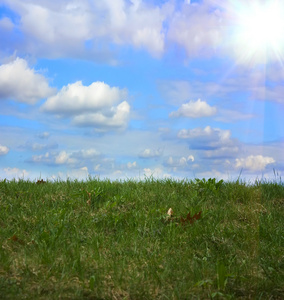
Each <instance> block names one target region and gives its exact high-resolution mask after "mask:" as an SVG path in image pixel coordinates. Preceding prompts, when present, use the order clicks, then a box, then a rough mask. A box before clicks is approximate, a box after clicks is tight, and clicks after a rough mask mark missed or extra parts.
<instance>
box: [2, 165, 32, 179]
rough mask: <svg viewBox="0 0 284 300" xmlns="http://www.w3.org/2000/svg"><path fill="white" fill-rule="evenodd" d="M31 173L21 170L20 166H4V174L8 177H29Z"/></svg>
mask: <svg viewBox="0 0 284 300" xmlns="http://www.w3.org/2000/svg"><path fill="white" fill-rule="evenodd" d="M28 175H29V172H27V171H26V170H21V169H18V168H10V167H9V168H4V176H5V178H7V179H13V178H27V177H28Z"/></svg>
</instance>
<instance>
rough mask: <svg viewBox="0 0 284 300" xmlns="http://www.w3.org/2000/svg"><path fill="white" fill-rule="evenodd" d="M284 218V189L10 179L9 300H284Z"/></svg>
mask: <svg viewBox="0 0 284 300" xmlns="http://www.w3.org/2000/svg"><path fill="white" fill-rule="evenodd" d="M169 208H172V210H173V212H174V215H173V216H172V217H170V216H168V215H167V211H168V209H169ZM199 211H201V212H202V213H201V218H200V219H199V220H195V221H194V222H193V224H190V223H189V222H188V223H185V225H182V224H181V223H180V216H182V217H183V218H185V217H186V215H187V214H188V213H189V212H190V213H191V215H194V214H195V213H198V212H199ZM283 211H284V185H283V184H282V183H281V182H279V183H275V182H256V183H255V184H247V183H244V182H240V181H239V180H238V181H237V182H222V181H217V180H216V179H209V180H204V179H203V180H199V179H196V180H194V181H186V180H185V181H173V180H154V179H153V178H148V179H146V180H145V181H140V182H134V181H124V182H118V181H117V182H110V181H107V180H104V181H100V180H97V179H89V180H88V181H85V182H79V181H69V180H67V181H65V182H64V181H57V182H43V181H41V182H40V181H39V182H38V183H36V182H30V181H24V180H19V181H6V180H2V181H0V295H1V296H0V298H1V299H94V300H95V299H97V300H98V299H139V300H140V299H237V298H239V299H283V298H284V255H283V253H284V247H283V246H284V243H283V237H284V234H283V223H284V213H283Z"/></svg>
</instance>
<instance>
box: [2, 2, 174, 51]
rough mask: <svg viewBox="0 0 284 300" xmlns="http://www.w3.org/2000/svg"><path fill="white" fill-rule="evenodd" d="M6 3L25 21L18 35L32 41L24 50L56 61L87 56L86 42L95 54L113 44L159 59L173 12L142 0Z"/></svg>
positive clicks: (171, 7)
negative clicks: (108, 43)
mask: <svg viewBox="0 0 284 300" xmlns="http://www.w3.org/2000/svg"><path fill="white" fill-rule="evenodd" d="M6 2H8V3H9V5H10V7H11V8H12V9H13V10H14V11H15V12H16V13H17V14H19V15H20V16H21V23H20V25H18V29H19V30H20V31H22V32H24V34H25V35H26V36H27V37H28V39H26V40H27V41H26V42H25V45H23V47H24V48H26V49H27V50H29V51H32V52H33V53H35V52H36V53H39V52H40V53H41V54H43V53H44V54H45V55H47V56H57V57H58V56H62V55H66V54H71V55H78V54H79V53H80V54H81V55H82V53H83V52H84V47H85V46H84V43H85V42H86V41H91V42H92V44H93V47H94V48H97V49H96V50H98V49H99V47H102V45H104V44H105V43H106V42H110V43H115V44H131V45H133V46H134V47H137V48H143V49H146V50H147V51H149V52H150V53H151V54H152V55H154V56H160V55H161V53H163V51H164V47H165V32H164V28H163V22H164V21H165V20H166V18H167V16H168V15H169V14H170V13H171V12H172V10H173V5H172V4H170V3H166V4H164V5H161V6H160V7H159V6H154V5H149V4H148V3H147V2H145V1H140V0H132V1H124V0H116V1H112V0H101V1H92V3H91V2H89V1H79V0H75V1H72V3H70V1H69V2H68V1H67V2H66V1H44V0H31V1H29V2H28V3H27V2H24V3H23V2H22V1H21V0H13V1H12V0H7V1H6ZM35 24H37V25H36V26H35ZM102 50H103V49H102ZM102 52H103V51H101V55H103V53H102Z"/></svg>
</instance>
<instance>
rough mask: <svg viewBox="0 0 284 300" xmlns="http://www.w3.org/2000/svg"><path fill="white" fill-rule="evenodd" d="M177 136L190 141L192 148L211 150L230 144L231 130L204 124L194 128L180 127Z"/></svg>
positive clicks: (231, 142)
mask: <svg viewBox="0 0 284 300" xmlns="http://www.w3.org/2000/svg"><path fill="white" fill-rule="evenodd" d="M178 138H180V139H187V140H189V141H190V147H191V148H192V149H203V150H213V149H216V148H219V147H224V146H231V145H232V144H233V141H232V140H231V131H230V130H223V129H219V128H211V127H210V126H206V127H205V128H204V129H202V128H194V129H182V130H180V131H179V132H178Z"/></svg>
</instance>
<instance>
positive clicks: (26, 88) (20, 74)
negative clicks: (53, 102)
mask: <svg viewBox="0 0 284 300" xmlns="http://www.w3.org/2000/svg"><path fill="white" fill-rule="evenodd" d="M54 92H55V90H54V89H52V88H50V87H49V85H48V82H47V80H46V78H45V77H44V76H43V75H41V74H38V73H37V72H36V71H35V70H33V69H30V68H29V66H28V63H27V62H26V61H25V60H24V59H21V58H16V59H15V60H14V61H11V62H9V63H7V64H3V65H1V66H0V100H1V99H3V100H6V99H11V100H14V101H17V102H23V103H27V104H35V103H36V102H37V101H38V100H40V99H42V98H45V97H48V96H50V95H52V94H53V93H54Z"/></svg>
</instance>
